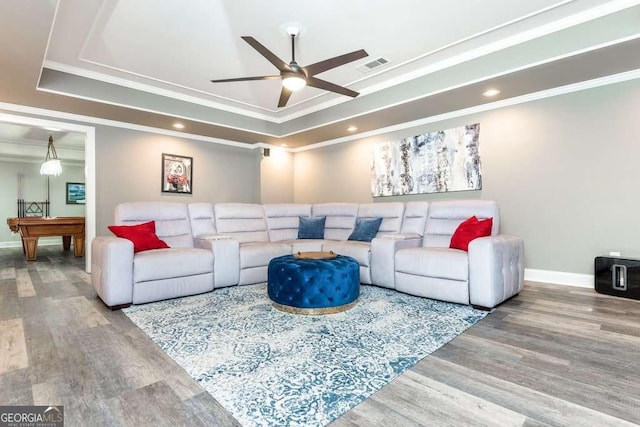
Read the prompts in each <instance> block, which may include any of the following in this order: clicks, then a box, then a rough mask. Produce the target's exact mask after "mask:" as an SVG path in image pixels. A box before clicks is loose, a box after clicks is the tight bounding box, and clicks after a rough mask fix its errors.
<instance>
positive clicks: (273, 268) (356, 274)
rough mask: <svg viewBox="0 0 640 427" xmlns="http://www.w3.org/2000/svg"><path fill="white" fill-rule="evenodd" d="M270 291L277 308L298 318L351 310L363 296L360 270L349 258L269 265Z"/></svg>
mask: <svg viewBox="0 0 640 427" xmlns="http://www.w3.org/2000/svg"><path fill="white" fill-rule="evenodd" d="M267 291H268V293H269V298H271V300H272V301H273V305H274V307H276V308H277V309H279V310H282V311H286V312H289V313H296V314H330V313H338V312H340V311H345V310H348V309H350V308H351V307H353V306H354V305H355V304H356V300H357V299H358V297H359V296H360V266H359V265H358V261H356V260H355V259H354V258H351V257H348V256H342V255H337V256H336V257H335V258H333V259H301V258H297V257H295V256H293V255H285V256H281V257H277V258H273V259H272V260H271V262H269V268H268V280H267Z"/></svg>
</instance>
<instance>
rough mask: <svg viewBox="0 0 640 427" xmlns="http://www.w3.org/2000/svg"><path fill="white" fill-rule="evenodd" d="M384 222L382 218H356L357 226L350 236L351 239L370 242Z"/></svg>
mask: <svg viewBox="0 0 640 427" xmlns="http://www.w3.org/2000/svg"><path fill="white" fill-rule="evenodd" d="M380 224H382V218H373V219H360V218H356V228H355V229H354V230H353V233H351V235H350V236H349V240H357V241H360V242H370V241H371V240H373V238H374V237H376V234H377V233H378V229H379V228H380Z"/></svg>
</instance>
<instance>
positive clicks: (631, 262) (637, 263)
mask: <svg viewBox="0 0 640 427" xmlns="http://www.w3.org/2000/svg"><path fill="white" fill-rule="evenodd" d="M594 270H595V271H594V278H595V288H596V292H600V293H601V294H607V295H613V296H617V297H623V298H631V299H640V259H625V258H617V257H604V256H601V257H596V259H595V266H594Z"/></svg>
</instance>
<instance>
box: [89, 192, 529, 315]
mask: <svg viewBox="0 0 640 427" xmlns="http://www.w3.org/2000/svg"><path fill="white" fill-rule="evenodd" d="M128 205H135V207H134V208H133V209H134V210H136V211H137V210H140V209H143V208H142V207H141V205H140V204H125V205H124V207H122V206H123V205H120V206H119V207H118V209H117V210H116V211H117V213H116V222H117V223H119V222H118V221H122V215H121V214H119V213H118V212H122V211H129V210H131V207H130V206H128ZM142 205H147V208H148V209H146V208H145V209H143V210H145V211H147V210H153V209H155V208H158V206H156V205H154V204H151V203H147V204H142ZM182 206H183V207H184V210H185V211H186V212H187V215H188V219H187V221H186V223H185V222H184V219H182V220H181V221H182V222H181V224H183V225H186V224H188V225H189V227H190V229H189V230H187V229H186V228H185V229H184V230H182V231H184V232H185V233H188V234H189V236H190V238H191V239H186V240H187V241H188V242H189V245H187V246H188V247H190V248H191V247H193V248H195V250H196V251H204V252H206V253H209V254H211V255H212V257H213V259H212V264H213V268H212V272H209V273H207V274H211V283H210V286H209V287H208V288H207V289H206V290H211V289H214V288H219V287H224V286H232V285H246V284H252V283H263V282H266V280H267V268H268V264H269V261H270V260H271V259H273V258H274V257H277V256H281V255H285V254H291V253H295V252H298V251H320V250H323V251H333V252H336V253H338V254H342V255H348V256H351V257H353V258H355V259H356V260H358V263H359V265H360V280H361V282H362V283H365V284H373V285H377V286H383V287H386V288H390V289H396V290H399V291H401V292H406V293H409V294H413V295H419V296H424V297H429V298H435V299H442V300H445V301H451V302H456V303H461V304H473V305H476V306H480V307H483V308H492V307H495V306H496V305H497V304H499V303H501V302H502V301H504V300H506V299H508V298H510V297H512V296H513V295H516V294H517V293H518V292H519V291H520V289H521V287H522V282H523V276H524V266H523V262H524V245H523V242H522V239H521V238H519V237H516V236H505V235H498V228H499V210H498V207H497V204H496V203H495V202H490V201H482V200H467V201H441V202H407V203H401V202H392V203H366V204H355V203H319V204H296V203H287V204H265V205H259V204H247V203H216V204H211V203H191V204H189V205H182ZM183 212H184V211H182V210H181V215H182V214H183ZM472 215H476V216H478V218H487V217H492V218H493V221H494V222H493V229H492V236H491V237H486V238H480V239H476V240H475V241H473V242H472V244H471V245H470V247H469V252H468V253H467V252H465V251H461V250H457V249H449V242H450V239H451V235H452V234H453V231H454V230H455V229H456V227H457V226H458V225H459V224H460V223H461V222H462V221H464V220H465V219H467V218H468V217H470V216H472ZM143 217H144V218H143ZM152 217H153V215H152V214H150V213H145V215H135V216H131V215H129V216H128V217H127V218H128V219H127V223H133V222H143V221H148V220H150V219H154V218H152ZM160 217H162V215H160ZM299 217H309V218H311V217H325V218H326V222H325V231H324V239H317V240H316V239H303V240H301V239H298V238H297V236H298V224H299ZM357 218H382V223H381V225H380V228H379V231H378V233H377V234H376V236H375V238H374V239H373V240H372V241H371V242H359V241H349V240H347V239H348V237H349V235H350V234H351V232H352V231H353V229H354V226H355V223H356V219H357ZM158 230H159V234H158V235H159V237H160V238H161V239H163V240H166V239H164V237H167V235H168V234H167V231H166V227H165V226H160V227H159V228H158ZM160 230H162V234H161V233H160ZM113 239H115V238H102V237H101V238H96V242H95V248H94V246H92V250H93V262H92V264H95V266H96V267H92V268H96V274H95V276H96V278H95V280H94V272H93V271H92V281H93V282H94V288H96V291H97V292H98V294H99V295H100V297H101V298H102V299H103V301H105V303H107V305H112V304H110V303H109V302H113V301H114V299H113V298H110V297H109V296H107V297H106V299H105V297H103V295H111V294H113V292H111V291H109V290H107V288H110V287H111V286H114V281H113V280H105V278H107V279H108V278H110V274H106V273H105V270H109V269H112V268H113V266H112V265H111V264H105V259H107V258H109V257H110V258H113V257H114V256H115V255H114V253H116V252H118V251H119V249H117V248H116V247H115V246H112V245H115V243H113V242H114V240H113ZM119 240H122V239H119ZM167 243H168V244H169V245H170V246H172V247H173V245H172V243H171V242H170V241H168V240H167ZM118 244H119V245H120V246H122V245H123V242H119V243H118ZM162 251H166V250H163V249H159V250H152V251H148V254H147V255H144V257H148V258H154V257H161V256H163V255H162ZM104 254H110V255H108V257H107V258H105V256H104ZM143 254H145V253H144V252H143V253H139V254H136V255H135V256H133V254H132V253H130V254H129V253H128V254H127V255H118V259H119V262H121V263H126V262H128V263H129V264H131V265H132V266H133V267H132V268H133V269H134V270H135V268H136V261H137V259H138V257H140V255H143ZM120 258H122V259H120ZM160 265H161V264H160V263H159V264H158V266H160ZM188 265H189V263H187V262H185V263H184V266H183V269H184V271H183V272H182V273H179V274H182V276H179V274H176V272H174V271H173V270H172V268H171V267H168V266H167V268H166V269H163V268H158V269H157V271H156V272H155V273H154V274H155V275H156V276H154V281H155V282H157V283H155V284H154V286H155V285H157V287H156V288H155V289H156V295H155V297H154V296H153V295H152V294H150V293H149V292H145V293H144V298H143V299H141V298H140V292H139V291H138V292H135V294H136V297H135V298H134V297H133V296H130V297H129V303H131V302H133V303H134V304H137V303H140V302H148V301H151V300H154V298H155V299H165V298H172V297H176V296H181V295H188V294H190V293H199V292H204V291H206V290H203V289H204V288H203V287H200V286H195V285H190V286H183V287H181V288H180V290H176V289H173V290H172V291H171V292H166V291H164V290H162V289H161V288H162V286H163V285H162V283H163V281H166V282H167V283H172V282H175V281H180V282H181V283H191V281H192V280H194V278H192V277H191V276H200V275H201V273H195V274H191V273H192V272H191V271H189V268H188ZM158 275H164V276H166V277H164V278H163V279H161V278H159V277H157V276H158ZM169 276H172V277H169ZM132 277H133V279H132V285H130V286H129V288H131V289H132V290H136V289H137V288H140V289H143V288H144V289H150V288H151V287H150V286H145V284H144V283H142V282H144V281H140V280H136V278H138V277H142V278H145V277H144V275H143V274H142V273H140V274H139V275H138V276H136V275H135V274H133V275H132ZM198 283H200V282H198ZM127 289H128V288H127ZM124 293H126V291H125V292H122V289H121V290H120V292H118V294H119V295H121V296H122V297H121V298H119V299H118V300H117V302H118V305H120V304H126V302H122V301H124V300H126V299H127V298H126V297H125V296H124V295H123V294H124Z"/></svg>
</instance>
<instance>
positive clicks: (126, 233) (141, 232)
mask: <svg viewBox="0 0 640 427" xmlns="http://www.w3.org/2000/svg"><path fill="white" fill-rule="evenodd" d="M107 228H108V229H109V230H111V232H112V233H113V234H115V235H116V236H117V237H122V238H123V239H127V240H131V242H133V252H134V253H136V252H142V251H148V250H151V249H164V248H168V247H169V245H167V244H166V243H165V242H164V241H162V240H160V239H159V238H158V236H156V223H155V221H149V222H145V223H142V224H137V225H110V226H108V227H107Z"/></svg>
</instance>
